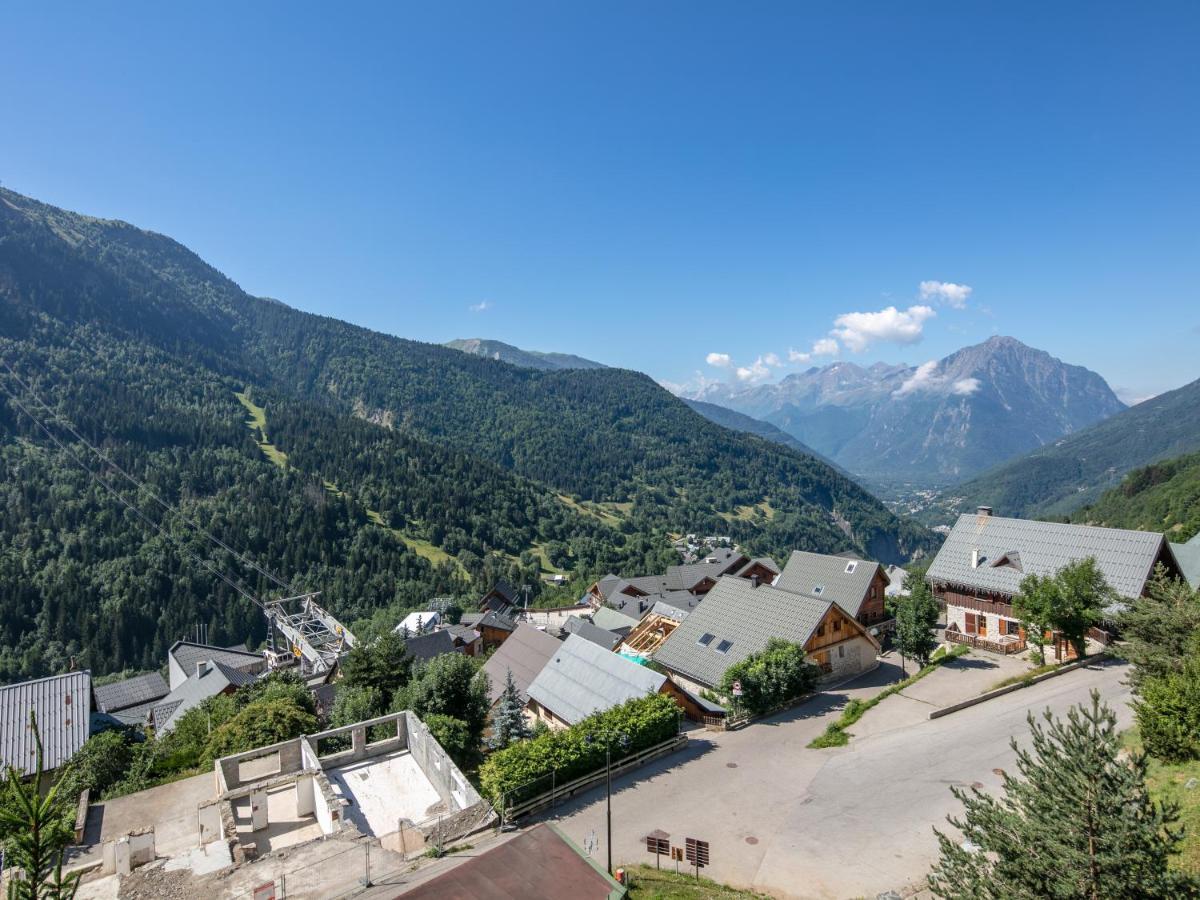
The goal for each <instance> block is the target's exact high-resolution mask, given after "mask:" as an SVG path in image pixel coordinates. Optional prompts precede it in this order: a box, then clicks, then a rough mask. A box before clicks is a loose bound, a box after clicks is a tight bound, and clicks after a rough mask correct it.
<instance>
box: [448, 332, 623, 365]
mask: <svg viewBox="0 0 1200 900" xmlns="http://www.w3.org/2000/svg"><path fill="white" fill-rule="evenodd" d="M445 346H447V347H449V348H451V349H452V350H461V351H462V352H463V353H470V354H472V355H474V356H484V357H487V358H488V359H498V360H500V361H501V362H506V363H512V364H513V365H514V366H524V367H525V368H527V369H603V368H605V366H604V363H598V362H596V361H595V360H591V359H584V358H583V357H582V356H576V355H575V354H573V353H554V352H546V351H543V350H522V349H521V348H520V347H514V346H513V345H512V344H506V343H504V342H503V341H490V340H487V339H486V338H457V339H455V340H453V341H446V344H445Z"/></svg>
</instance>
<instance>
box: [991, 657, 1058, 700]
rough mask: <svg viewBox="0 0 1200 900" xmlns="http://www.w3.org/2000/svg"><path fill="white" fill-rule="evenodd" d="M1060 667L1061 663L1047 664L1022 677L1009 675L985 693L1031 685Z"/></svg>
mask: <svg viewBox="0 0 1200 900" xmlns="http://www.w3.org/2000/svg"><path fill="white" fill-rule="evenodd" d="M1059 665H1060V663H1046V664H1045V665H1044V666H1038V667H1037V668H1034V669H1030V670H1029V671H1028V672H1022V673H1021V674H1020V675H1009V676H1008V677H1007V678H1002V679H1001V680H1000V681H997V682H996V683H995V684H993V685H992V686H991V687H990V688H988V689H987V691H984V693H985V694H986V693H987V692H988V691H998V690H1000V688H1003V687H1008V686H1009V685H1011V684H1029V683H1030V682H1032V681H1033V679H1035V678H1037V677H1038V676H1039V675H1045V674H1046V673H1047V672H1053V671H1054V670H1055V669H1057V668H1058V667H1059Z"/></svg>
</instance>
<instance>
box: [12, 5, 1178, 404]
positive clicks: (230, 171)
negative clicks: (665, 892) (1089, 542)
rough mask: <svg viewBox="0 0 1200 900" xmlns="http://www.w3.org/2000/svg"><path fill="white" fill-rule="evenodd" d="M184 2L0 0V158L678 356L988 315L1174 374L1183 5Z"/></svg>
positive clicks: (431, 300)
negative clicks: (0, 1) (0, 0)
mask: <svg viewBox="0 0 1200 900" xmlns="http://www.w3.org/2000/svg"><path fill="white" fill-rule="evenodd" d="M184 5H185V4H163V3H155V4H145V5H136V4H105V5H97V4H79V5H77V6H55V5H54V4H50V3H45V2H38V3H23V2H10V3H6V4H5V5H4V6H3V7H2V8H0V33H3V34H4V35H5V36H6V37H5V46H4V52H3V53H0V91H2V93H0V96H3V98H4V101H3V107H2V108H3V122H4V125H3V130H2V132H0V180H2V181H3V183H4V185H5V186H7V187H10V188H13V189H14V190H18V191H21V192H24V193H28V194H31V195H33V196H36V197H38V198H40V199H43V200H46V201H48V202H52V203H55V204H59V205H62V206H66V207H68V208H72V209H77V210H80V211H83V212H87V213H91V214H94V215H101V216H111V217H116V218H122V219H126V220H129V221H131V222H134V223H135V224H138V225H141V226H143V227H147V228H152V229H155V230H158V231H162V232H165V233H167V234H170V235H171V236H173V237H175V238H177V239H179V240H180V241H182V242H183V243H185V244H187V245H188V246H190V247H191V248H193V249H194V250H196V251H197V252H198V253H200V254H201V255H202V256H203V257H204V258H205V259H207V260H208V261H209V262H211V263H213V264H214V265H215V266H217V267H218V268H220V269H221V270H222V271H224V272H225V273H226V274H228V275H229V276H230V277H232V278H234V279H235V280H236V281H238V282H239V283H240V284H241V285H242V286H243V287H245V288H246V289H247V290H249V291H251V292H253V293H257V294H262V295H267V296H273V297H277V298H279V299H281V300H284V301H285V302H287V303H290V304H292V305H294V306H297V307H300V308H302V309H306V310H311V311H314V312H320V313H325V314H329V315H335V316H338V317H339V318H344V319H348V320H351V321H353V322H356V323H359V324H363V325H367V326H370V327H373V328H377V329H380V330H383V331H387V332H391V333H394V334H398V335H402V336H405V337H411V338H416V339H420V340H429V341H442V340H447V339H450V338H454V337H474V336H483V337H494V338H498V339H501V340H505V341H509V342H511V343H515V344H518V345H520V346H523V347H528V348H533V349H554V350H562V351H570V352H575V353H580V354H583V355H585V356H590V357H593V358H596V359H599V360H601V361H603V362H607V363H610V364H615V365H623V366H628V367H631V368H638V369H642V370H644V371H647V372H649V373H650V374H652V375H654V376H655V377H658V378H660V379H664V380H671V381H675V382H683V381H688V380H692V379H695V378H696V377H697V375H698V374H699V376H702V377H705V378H730V379H737V378H738V377H739V372H738V370H739V369H741V370H743V371H742V373H741V375H742V377H743V378H745V379H747V380H754V379H759V378H777V377H780V376H781V375H782V374H785V373H786V372H787V371H790V370H791V369H792V368H794V367H796V366H804V365H809V364H811V363H812V362H813V361H821V360H824V359H829V358H831V357H829V356H821V355H819V354H817V355H814V354H813V350H814V345H816V349H817V350H818V351H820V350H823V349H825V350H831V349H832V345H831V344H828V343H825V344H817V342H819V341H824V342H828V341H830V340H831V339H832V340H834V341H836V342H837V344H838V352H839V354H840V356H841V358H848V359H853V360H855V361H859V362H864V363H870V362H873V361H875V360H879V359H883V360H888V361H900V360H903V361H907V362H910V363H913V364H916V363H920V362H923V361H925V360H928V359H932V358H935V357H939V356H942V355H944V354H945V353H947V352H950V351H952V350H953V349H956V348H957V347H959V346H962V345H964V344H967V343H974V342H976V341H978V340H982V339H984V338H986V337H987V336H988V335H990V334H993V333H1003V334H1011V335H1013V336H1015V337H1018V338H1020V339H1022V340H1024V341H1026V342H1027V343H1030V344H1032V345H1035V346H1038V347H1042V348H1044V349H1046V350H1049V351H1051V352H1052V353H1054V354H1055V355H1057V356H1059V357H1061V358H1063V359H1065V360H1067V361H1070V362H1076V363H1080V364H1083V365H1087V366H1089V367H1091V368H1094V369H1096V370H1097V371H1099V372H1101V373H1102V374H1103V375H1104V376H1105V377H1107V378H1108V379H1109V381H1110V382H1111V383H1112V384H1113V385H1114V386H1115V387H1117V388H1119V389H1120V390H1121V392H1122V393H1123V395H1124V396H1126V397H1127V398H1128V397H1140V396H1145V395H1147V394H1151V393H1155V392H1158V391H1161V390H1165V389H1169V388H1171V387H1175V386H1178V385H1180V384H1183V383H1185V382H1187V381H1190V380H1193V379H1195V378H1197V377H1200V353H1197V347H1200V289H1198V287H1197V285H1198V284H1200V54H1198V53H1197V52H1196V47H1197V46H1198V45H1200V4H1196V3H1194V2H1184V3H1154V4H1132V3H1119V4H1117V3H1114V4H1109V3H1092V2H1088V3H1052V4H1048V3H1043V2H1038V3H1014V2H1004V3H961V2H945V3H929V2H907V3H882V2H881V3H871V4H867V3H819V4H818V3H781V4H770V3H754V4H717V3H695V2H687V3H652V4H646V3H629V4H624V3H617V2H606V3H593V4H586V5H585V4H582V3H560V2H554V3H537V2H528V3H513V4H481V5H474V4H457V3H436V4H429V3H427V4H420V5H417V4H379V5H375V6H370V5H350V4H339V5H337V7H336V12H335V11H334V10H335V7H334V6H331V5H325V6H324V8H318V7H316V6H313V7H305V6H303V5H302V4H286V5H285V4H276V5H272V4H268V3H253V4H246V3H243V4H234V3H224V4H205V5H201V4H190V5H189V6H190V7H191V8H190V9H189V10H184V9H183V8H182V7H183V6H184ZM922 282H939V283H941V284H942V285H943V286H941V287H938V286H936V285H935V286H929V285H927V286H926V289H925V291H924V292H923V291H922V288H921V284H922ZM945 284H950V285H952V286H954V287H950V288H946V287H944V285H945ZM963 286H966V287H969V288H970V289H971V290H970V293H969V294H964V292H963V290H961V288H962V287H963ZM889 308H892V309H893V311H892V312H888V311H887V310H888V309H889ZM852 314H858V315H857V316H853V315H852ZM848 315H851V316H852V317H851V318H848V319H847V318H842V319H841V323H840V324H839V323H838V320H839V318H840V317H845V316H848ZM789 351H793V357H794V358H795V362H791V363H789V361H788V354H789ZM772 354H773V355H772ZM805 354H807V355H808V356H809V359H807V360H806V359H804V355H805ZM710 355H712V356H711V358H712V360H713V361H714V362H715V363H716V365H712V364H710V363H709V362H708V361H707V360H708V358H709V357H710ZM725 356H728V358H729V361H728V364H726V363H725V359H724V357H725ZM776 360H778V362H779V365H778V366H777V365H775V364H774V363H775V361H776Z"/></svg>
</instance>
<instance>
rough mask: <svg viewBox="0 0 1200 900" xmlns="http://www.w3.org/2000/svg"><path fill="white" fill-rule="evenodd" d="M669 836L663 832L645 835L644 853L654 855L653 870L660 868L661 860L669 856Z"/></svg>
mask: <svg viewBox="0 0 1200 900" xmlns="http://www.w3.org/2000/svg"><path fill="white" fill-rule="evenodd" d="M670 837H671V836H670V835H669V834H667V833H666V832H665V831H652V832H650V833H649V834H648V835H646V852H647V853H653V854H654V868H656V869H661V868H662V858H663V857H664V856H670V855H671V841H670Z"/></svg>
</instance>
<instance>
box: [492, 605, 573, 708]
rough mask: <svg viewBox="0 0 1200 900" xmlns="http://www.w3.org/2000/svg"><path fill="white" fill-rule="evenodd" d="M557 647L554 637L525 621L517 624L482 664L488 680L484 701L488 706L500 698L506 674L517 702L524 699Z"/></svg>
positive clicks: (560, 644)
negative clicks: (510, 679) (511, 681)
mask: <svg viewBox="0 0 1200 900" xmlns="http://www.w3.org/2000/svg"><path fill="white" fill-rule="evenodd" d="M561 646H562V642H561V641H559V640H558V638H555V637H552V636H551V635H549V634H547V633H546V632H544V631H542V630H540V629H538V628H534V627H533V626H532V625H528V624H526V623H525V622H522V623H521V624H519V625H518V626H517V627H516V629H515V630H514V631H513V633H512V636H511V637H510V638H509V639H508V640H507V641H505V642H504V646H502V647H501V648H500V649H499V650H497V651H496V652H495V653H493V654H492V655H491V657H490V658H489V659H488V661H487V662H486V663H484V664H483V672H484V674H485V675H487V677H488V699H490V700H491V702H492V705H495V704H496V702H497V701H498V700H499V699H500V694H501V693H503V692H504V685H505V682H506V681H507V680H508V676H509V675H510V674H511V675H512V678H513V684H515V685H516V687H517V691H518V692H520V694H521V699H522V700H527V699H528V694H527V693H526V692H527V691H528V690H529V685H530V684H532V683H533V679H535V678H537V676H538V673H539V672H541V671H542V669H543V668H544V667H545V665H546V663H547V662H549V661H550V657H551V656H553V655H554V653H555V651H557V650H558V648H559V647H561Z"/></svg>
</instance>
